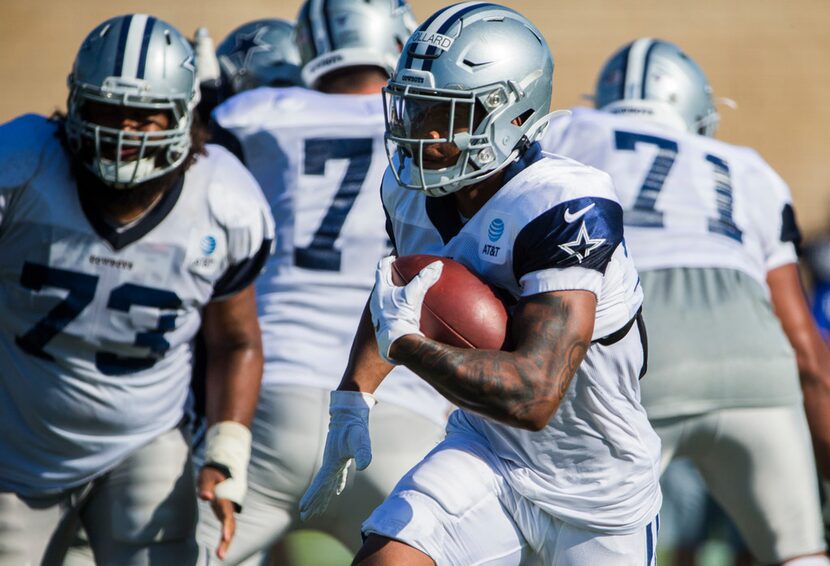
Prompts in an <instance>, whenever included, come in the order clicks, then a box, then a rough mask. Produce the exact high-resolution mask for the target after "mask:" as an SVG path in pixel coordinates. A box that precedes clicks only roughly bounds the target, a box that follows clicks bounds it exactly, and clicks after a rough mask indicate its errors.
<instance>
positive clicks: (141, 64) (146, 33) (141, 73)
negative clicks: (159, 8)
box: [136, 16, 156, 79]
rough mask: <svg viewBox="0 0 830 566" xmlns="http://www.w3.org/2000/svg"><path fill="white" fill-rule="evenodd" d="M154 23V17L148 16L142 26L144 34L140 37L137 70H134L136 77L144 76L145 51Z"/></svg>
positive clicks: (148, 44) (148, 45)
mask: <svg viewBox="0 0 830 566" xmlns="http://www.w3.org/2000/svg"><path fill="white" fill-rule="evenodd" d="M155 24H156V18H154V17H152V16H150V17H149V18H148V19H147V23H146V24H145V26H144V36H143V37H142V38H141V55H140V56H139V59H138V71H137V72H136V77H137V78H139V79H143V78H144V68H145V66H146V65H147V52H148V51H149V47H150V36H152V35H153V26H155Z"/></svg>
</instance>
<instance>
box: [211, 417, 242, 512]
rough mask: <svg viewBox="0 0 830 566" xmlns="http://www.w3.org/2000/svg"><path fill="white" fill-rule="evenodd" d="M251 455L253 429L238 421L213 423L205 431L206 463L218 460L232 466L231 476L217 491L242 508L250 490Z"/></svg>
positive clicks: (217, 463)
mask: <svg viewBox="0 0 830 566" xmlns="http://www.w3.org/2000/svg"><path fill="white" fill-rule="evenodd" d="M250 459H251V431H250V429H249V428H248V427H246V426H245V425H243V424H241V423H238V422H234V421H222V422H219V423H216V424H214V425H213V426H211V427H210V428H209V429H208V431H207V433H206V435H205V465H210V464H215V465H218V466H221V467H223V468H225V469H227V470H228V472H229V473H230V477H228V479H226V480H225V481H222V482H219V483H218V484H216V489H215V490H214V494H215V495H216V497H217V498H219V499H230V500H231V501H233V502H234V503H235V504H236V505H237V507H238V508H239V509H241V508H242V502H243V500H244V499H245V492H247V491H248V461H249V460H250Z"/></svg>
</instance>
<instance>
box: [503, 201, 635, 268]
mask: <svg viewBox="0 0 830 566" xmlns="http://www.w3.org/2000/svg"><path fill="white" fill-rule="evenodd" d="M622 240H623V210H622V207H621V206H620V205H619V203H616V202H614V201H612V200H609V199H605V198H600V197H582V198H577V199H573V200H569V201H566V202H563V203H560V204H558V205H556V206H554V207H553V208H550V209H548V210H546V211H545V212H543V213H542V214H540V215H539V216H537V217H536V218H534V219H533V220H531V221H530V222H529V223H528V224H526V225H525V226H524V228H522V229H521V231H520V232H519V234H518V235H517V236H516V240H515V242H514V244H513V274H514V276H515V277H516V281H519V280H521V278H522V277H523V276H524V275H527V274H528V273H532V272H534V271H540V270H543V269H564V268H568V267H582V268H586V269H594V270H596V271H599V272H600V273H602V274H604V273H605V269H606V268H607V267H608V262H609V261H610V260H611V256H612V255H613V254H614V251H615V250H616V249H617V247H618V246H619V245H620V243H622Z"/></svg>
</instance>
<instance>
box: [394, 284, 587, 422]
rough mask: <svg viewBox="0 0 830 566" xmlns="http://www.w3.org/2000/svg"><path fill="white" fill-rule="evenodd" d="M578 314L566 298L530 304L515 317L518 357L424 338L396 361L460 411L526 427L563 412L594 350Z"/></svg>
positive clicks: (539, 298) (410, 343) (406, 346)
mask: <svg viewBox="0 0 830 566" xmlns="http://www.w3.org/2000/svg"><path fill="white" fill-rule="evenodd" d="M572 311H573V308H572V305H571V304H570V302H569V301H568V299H566V298H563V297H562V296H560V295H555V294H545V295H536V296H533V297H529V298H527V299H525V300H524V301H523V302H522V303H521V304H520V306H519V307H518V308H517V310H516V313H514V317H513V320H514V325H513V327H512V330H513V333H514V337H515V343H516V344H518V348H517V349H516V350H515V351H512V352H503V351H493V350H472V349H470V350H468V349H462V348H455V347H452V346H447V345H446V344H442V343H440V342H435V341H434V340H429V339H425V338H421V337H418V338H415V339H407V340H401V344H400V346H399V347H396V350H395V357H396V358H397V359H398V361H400V362H402V363H403V364H405V365H406V366H407V367H409V368H410V369H412V370H413V371H414V372H415V373H417V374H418V375H420V376H421V377H422V378H423V379H424V380H426V381H427V382H429V383H430V384H431V385H432V386H433V387H435V388H436V389H437V390H438V391H439V392H441V393H442V394H443V395H444V396H445V397H447V399H449V400H450V401H452V402H453V403H455V404H456V405H458V406H459V407H463V408H466V409H470V410H472V411H476V412H478V413H481V414H484V415H487V416H489V417H491V418H493V419H496V420H499V421H502V422H505V423H507V424H511V425H515V426H523V425H526V424H527V423H528V422H532V421H535V420H537V419H538V417H539V414H540V412H541V414H551V409H552V410H555V409H556V408H557V407H558V405H559V402H560V401H561V400H562V398H563V397H564V396H565V393H566V392H567V390H568V387H569V385H570V383H571V380H572V379H573V376H574V374H575V373H576V370H577V368H578V367H579V365H580V364H581V363H582V360H583V358H584V357H585V353H586V352H587V350H588V347H589V346H590V329H589V330H588V332H587V334H588V336H587V339H586V337H585V334H586V332H585V330H584V328H580V323H577V324H576V325H574V324H573V323H574V322H575V320H574V319H575V318H578V317H575V316H574V314H575V313H573V312H572ZM575 326H576V327H575ZM583 326H584V325H583ZM396 346H398V345H397V344H396ZM546 411H547V412H546Z"/></svg>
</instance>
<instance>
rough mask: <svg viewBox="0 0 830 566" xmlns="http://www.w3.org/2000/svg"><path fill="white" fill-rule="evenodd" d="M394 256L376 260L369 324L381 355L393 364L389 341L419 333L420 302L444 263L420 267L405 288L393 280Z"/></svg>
mask: <svg viewBox="0 0 830 566" xmlns="http://www.w3.org/2000/svg"><path fill="white" fill-rule="evenodd" d="M394 261H395V258H394V257H393V256H389V257H385V258H383V259H382V260H380V263H378V269H377V271H376V272H375V288H374V289H372V297H371V299H370V300H369V308H370V310H371V311H372V323H373V324H374V326H375V337H376V338H377V342H378V351H379V352H380V357H381V358H383V359H384V360H386V361H387V362H389V363H390V364H394V363H395V361H394V360H392V359H391V358H390V357H389V348H391V347H392V343H393V342H394V341H395V340H397V339H398V338H400V337H401V336H406V335H407V334H418V335H420V336H423V335H424V333H423V332H421V328H420V327H421V305H423V303H424V297H425V296H426V294H427V291H428V290H429V288H430V287H432V286H433V285H435V282H436V281H438V279H439V278H440V277H441V271H442V270H443V268H444V264H443V263H441V262H440V261H434V262H432V263H430V264H429V265H428V266H426V267H425V268H423V269H422V270H421V272H420V273H418V275H416V276H415V277H413V278H412V281H410V282H409V283H408V284H407V285H406V286H405V287H398V286H396V285H395V284H393V283H392V263H393V262H394Z"/></svg>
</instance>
